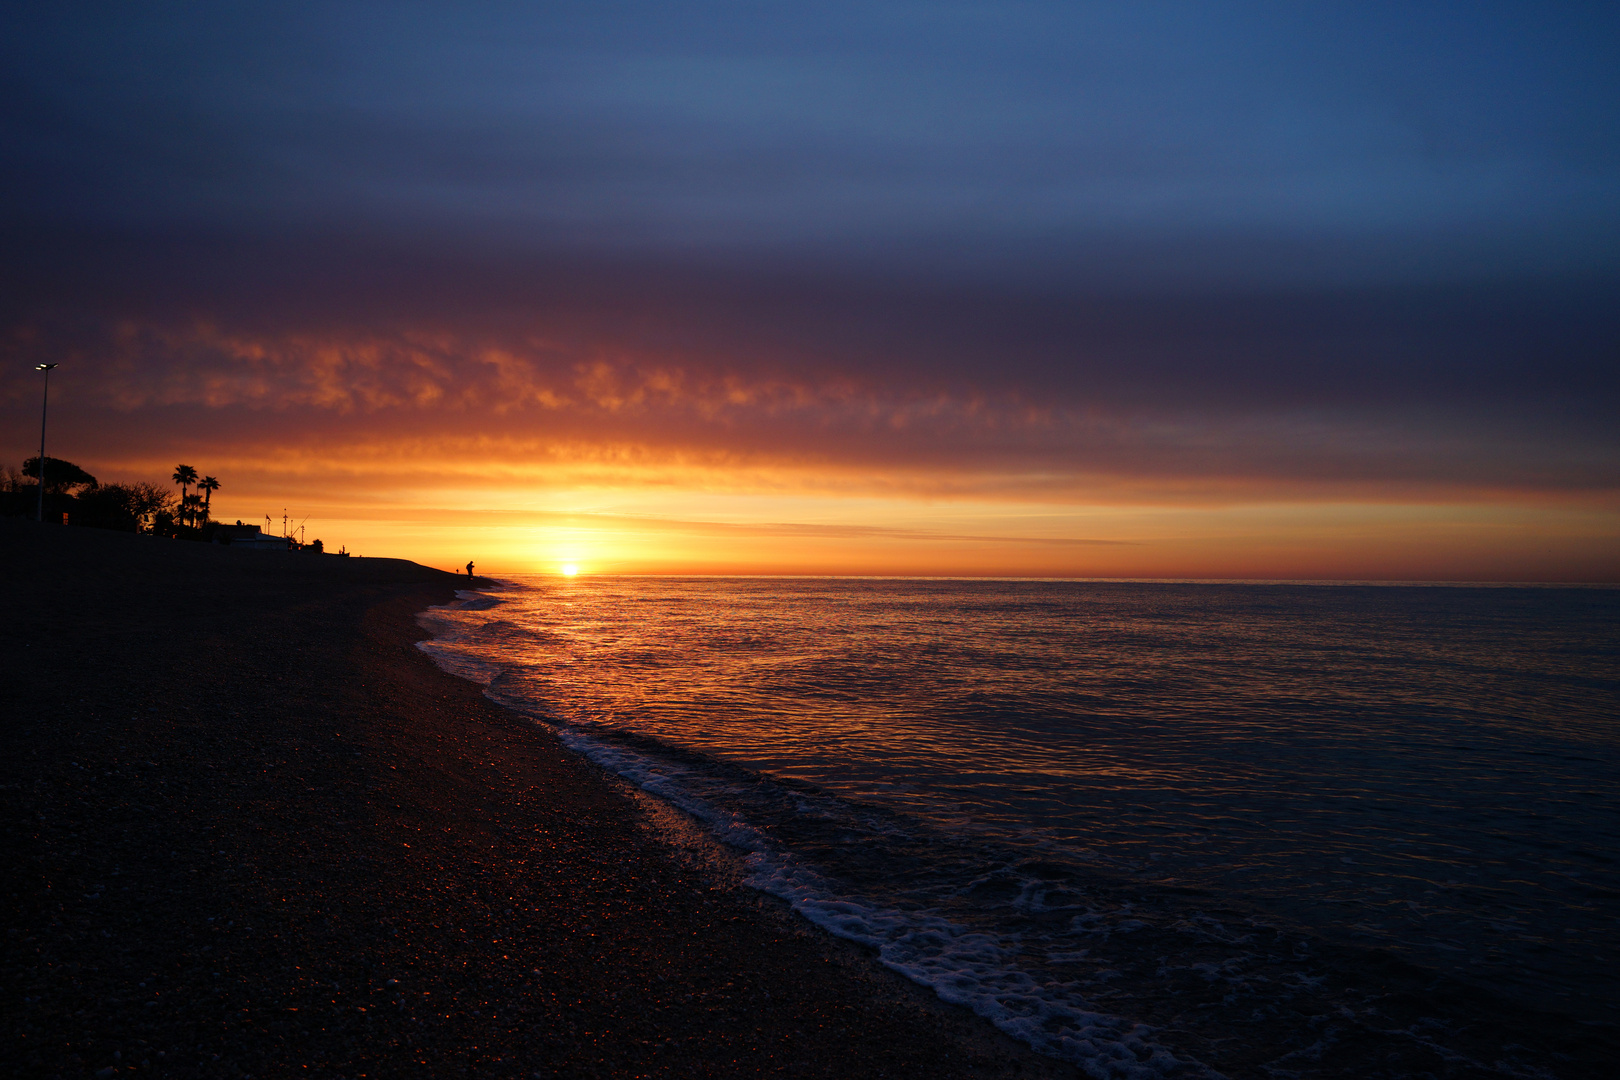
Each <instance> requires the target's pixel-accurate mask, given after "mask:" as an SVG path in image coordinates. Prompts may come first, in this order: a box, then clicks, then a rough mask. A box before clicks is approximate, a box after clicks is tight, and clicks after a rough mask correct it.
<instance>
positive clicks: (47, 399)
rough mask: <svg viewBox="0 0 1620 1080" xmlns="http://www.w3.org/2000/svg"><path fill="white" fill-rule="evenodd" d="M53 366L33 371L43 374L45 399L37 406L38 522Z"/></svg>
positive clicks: (42, 504)
mask: <svg viewBox="0 0 1620 1080" xmlns="http://www.w3.org/2000/svg"><path fill="white" fill-rule="evenodd" d="M54 367H56V365H55V364H35V365H34V370H35V371H43V372H44V373H45V397H44V399H43V400H42V401H41V402H40V405H39V520H40V522H41V523H43V522H44V521H45V411H46V410H47V409H49V408H50V406H51V369H52V368H54Z"/></svg>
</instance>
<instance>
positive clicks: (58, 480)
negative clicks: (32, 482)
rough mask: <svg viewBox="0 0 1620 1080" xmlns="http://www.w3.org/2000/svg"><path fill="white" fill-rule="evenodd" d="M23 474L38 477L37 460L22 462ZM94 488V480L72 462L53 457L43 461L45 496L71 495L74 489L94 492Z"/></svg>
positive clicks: (33, 458)
mask: <svg viewBox="0 0 1620 1080" xmlns="http://www.w3.org/2000/svg"><path fill="white" fill-rule="evenodd" d="M23 472H25V473H29V474H31V475H33V476H38V475H39V458H37V457H31V458H29V459H28V460H27V461H25V462H23ZM95 487H96V478H95V477H93V476H91V475H90V474H89V473H87V472H85V471H84V470H83V469H81V468H79V467H78V466H77V465H75V464H73V462H71V461H63V460H62V459H61V458H53V457H47V458H46V459H45V494H47V495H64V494H71V493H72V490H73V489H74V488H83V489H85V490H89V491H94V490H95Z"/></svg>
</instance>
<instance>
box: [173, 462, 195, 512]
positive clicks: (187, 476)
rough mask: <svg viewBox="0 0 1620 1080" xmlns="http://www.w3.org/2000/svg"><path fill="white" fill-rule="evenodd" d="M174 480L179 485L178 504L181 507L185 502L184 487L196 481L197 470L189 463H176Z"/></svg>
mask: <svg viewBox="0 0 1620 1080" xmlns="http://www.w3.org/2000/svg"><path fill="white" fill-rule="evenodd" d="M174 482H175V483H177V484H179V485H180V505H181V507H182V509H183V508H184V507H185V504H186V489H187V488H189V487H190V486H191V485H192V484H195V483H196V482H197V470H196V469H193V468H192V467H191V466H190V465H176V466H175V467H174Z"/></svg>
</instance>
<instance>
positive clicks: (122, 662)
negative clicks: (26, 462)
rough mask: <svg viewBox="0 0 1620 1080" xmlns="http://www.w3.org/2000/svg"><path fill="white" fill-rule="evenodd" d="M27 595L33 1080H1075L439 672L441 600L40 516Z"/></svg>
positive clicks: (30, 539)
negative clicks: (428, 614) (823, 924)
mask: <svg viewBox="0 0 1620 1080" xmlns="http://www.w3.org/2000/svg"><path fill="white" fill-rule="evenodd" d="M0 567H3V570H0V603H3V605H4V611H5V612H6V616H5V619H4V621H3V623H0V635H3V642H0V643H3V647H4V654H5V656H6V657H7V666H6V690H5V695H4V697H5V705H6V707H5V709H4V710H3V719H0V813H3V818H4V820H3V828H4V836H5V843H4V845H3V847H0V897H3V903H4V910H5V913H6V914H5V918H4V933H5V938H4V942H5V948H4V950H3V953H0V957H3V958H0V1071H3V1072H4V1073H5V1074H6V1075H19V1076H22V1075H26V1076H72V1077H78V1076H85V1077H89V1076H96V1077H111V1076H125V1075H129V1076H135V1075H141V1076H175V1077H243V1076H252V1077H271V1076H288V1075H295V1074H296V1075H318V1076H330V1077H337V1076H344V1077H349V1078H354V1077H360V1076H371V1077H380V1076H410V1075H420V1076H435V1077H442V1076H473V1075H477V1076H514V1077H518V1076H521V1077H529V1076H542V1077H548V1076H569V1077H587V1076H612V1077H619V1076H625V1077H629V1076H681V1077H704V1076H713V1077H725V1076H759V1075H783V1076H829V1077H831V1076H837V1077H867V1076H872V1077H876V1076H892V1077H899V1076H929V1077H957V1076H1019V1077H1033V1076H1052V1077H1058V1076H1074V1075H1076V1074H1075V1072H1074V1070H1073V1069H1071V1068H1069V1067H1067V1066H1064V1065H1061V1064H1059V1063H1057V1062H1051V1061H1048V1060H1047V1059H1044V1058H1039V1057H1037V1056H1035V1055H1033V1054H1032V1053H1029V1052H1027V1051H1025V1050H1024V1049H1023V1048H1022V1047H1021V1046H1020V1045H1018V1044H1015V1043H1013V1042H1011V1041H1010V1040H1007V1039H1005V1038H1003V1037H1001V1036H999V1035H998V1034H997V1033H995V1032H994V1031H993V1029H991V1028H990V1027H989V1026H988V1025H987V1024H985V1023H983V1022H982V1021H979V1020H978V1019H977V1018H975V1017H972V1016H970V1015H967V1014H965V1013H963V1012H960V1011H958V1010H953V1009H950V1008H948V1007H945V1006H943V1005H940V1004H939V1003H938V1002H937V1001H935V1000H933V999H932V998H931V997H930V996H929V995H927V994H925V993H923V992H921V991H919V990H917V989H916V988H914V987H912V986H910V984H908V983H905V982H904V981H903V980H901V979H899V978H898V977H896V976H893V975H891V974H890V973H888V972H886V971H884V970H882V969H881V968H879V967H878V966H877V965H876V964H875V963H873V962H872V961H871V960H869V959H868V958H867V957H865V956H863V955H861V954H859V953H857V952H856V951H855V950H853V949H851V948H849V947H846V946H845V945H844V944H843V943H840V942H837V941H834V940H832V939H830V938H827V937H826V936H824V935H822V934H821V933H820V932H819V931H815V930H813V929H812V928H810V927H809V926H808V924H804V923H802V922H800V921H798V920H796V919H795V918H794V917H792V916H791V915H790V914H789V913H787V912H786V911H785V910H784V909H783V908H781V907H780V906H779V905H777V904H776V903H775V902H774V901H771V900H768V899H766V898H763V897H761V896H759V895H757V894H754V893H752V892H750V891H748V890H746V889H742V888H740V887H737V886H736V885H735V884H734V883H733V882H732V880H731V879H730V878H729V877H728V875H727V874H726V872H725V869H724V866H723V865H721V864H713V865H710V864H706V863H705V862H704V861H703V860H702V859H699V858H695V857H693V856H692V855H691V854H690V853H689V852H687V851H686V850H684V849H683V848H681V847H680V846H679V845H672V844H670V843H669V842H668V841H667V839H666V838H665V836H664V834H662V833H661V832H660V829H659V828H658V826H657V824H656V822H655V820H654V818H655V817H656V814H655V813H654V812H653V811H652V810H650V809H649V807H648V805H647V804H646V803H645V802H644V801H643V800H640V799H638V798H636V797H635V796H634V795H633V794H632V793H630V792H628V791H627V790H625V789H624V788H623V787H622V786H621V785H619V784H618V783H617V782H616V781H612V780H610V779H608V778H607V777H605V776H604V775H603V774H602V773H601V772H600V771H599V770H598V769H597V768H596V767H595V766H592V765H590V764H589V763H587V762H585V761H583V760H581V759H579V758H577V757H574V756H573V755H571V754H570V753H568V752H567V751H566V750H564V749H563V748H562V747H561V746H560V744H558V743H557V742H556V740H555V739H553V738H552V737H551V736H550V735H548V734H547V733H545V732H544V731H543V730H542V729H539V728H537V727H535V726H534V725H532V724H530V723H528V722H527V721H524V720H522V719H521V718H519V717H517V716H515V715H513V714H511V713H508V712H506V711H504V710H502V709H500V708H498V707H496V706H495V705H493V704H491V703H490V702H488V701H487V700H485V699H484V698H483V697H482V695H481V694H480V692H479V690H478V688H477V687H475V686H473V685H471V684H469V683H466V682H463V681H461V680H458V679H455V678H453V677H451V676H449V675H446V674H444V673H443V672H441V671H439V670H438V669H437V668H435V667H434V666H433V665H432V663H431V662H430V661H429V660H428V659H427V658H426V657H425V656H424V655H423V654H422V653H420V652H419V651H418V650H417V649H415V648H414V642H415V641H416V640H418V639H419V638H420V637H421V636H422V632H421V631H420V630H419V629H418V628H417V626H416V625H415V622H414V619H413V615H414V614H415V613H416V612H418V611H420V610H422V609H423V608H425V607H427V606H429V605H431V604H438V603H444V602H447V601H449V600H450V599H451V598H452V597H453V591H454V589H455V587H456V578H455V577H453V576H452V575H450V574H447V573H443V572H440V571H436V570H431V569H428V568H425V567H421V566H417V565H415V564H413V563H409V562H403V561H398V560H387V559H341V558H336V557H332V556H317V555H306V554H291V553H277V552H255V551H235V550H231V549H228V548H218V547H211V546H208V545H202V544H190V543H182V542H175V541H167V540H159V539H154V538H150V537H144V536H135V535H129V534H120V533H110V532H99V531H96V530H90V529H72V528H60V527H46V526H39V525H36V524H34V523H32V522H26V521H17V520H3V521H0ZM463 580H464V579H463Z"/></svg>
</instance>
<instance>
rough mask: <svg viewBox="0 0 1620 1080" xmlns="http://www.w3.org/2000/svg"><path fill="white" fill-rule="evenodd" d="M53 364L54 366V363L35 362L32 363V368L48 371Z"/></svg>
mask: <svg viewBox="0 0 1620 1080" xmlns="http://www.w3.org/2000/svg"><path fill="white" fill-rule="evenodd" d="M55 366H56V365H55V364H35V365H34V370H35V371H49V370H51V369H52V368H54V367H55Z"/></svg>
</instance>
